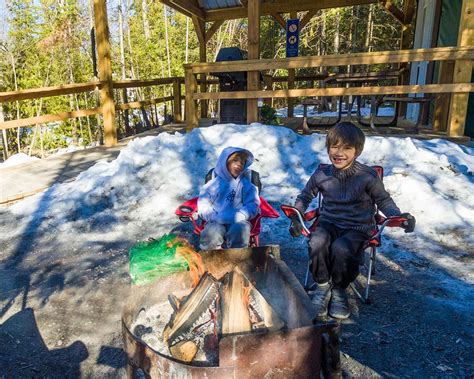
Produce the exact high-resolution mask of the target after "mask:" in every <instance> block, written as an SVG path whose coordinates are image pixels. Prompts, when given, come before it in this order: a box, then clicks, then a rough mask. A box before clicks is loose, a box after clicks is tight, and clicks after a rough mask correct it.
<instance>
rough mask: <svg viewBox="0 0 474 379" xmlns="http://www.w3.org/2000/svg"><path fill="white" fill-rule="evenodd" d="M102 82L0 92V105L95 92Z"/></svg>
mask: <svg viewBox="0 0 474 379" xmlns="http://www.w3.org/2000/svg"><path fill="white" fill-rule="evenodd" d="M100 84H101V83H100V82H91V83H74V84H63V85H60V86H55V87H42V88H33V89H25V90H19V91H11V92H0V103H6V102H9V101H17V100H29V99H39V98H42V97H51V96H61V95H71V94H74V93H81V92H87V91H94V90H95V89H96V88H97V87H99V86H100Z"/></svg>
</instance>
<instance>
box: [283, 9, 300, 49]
mask: <svg viewBox="0 0 474 379" xmlns="http://www.w3.org/2000/svg"><path fill="white" fill-rule="evenodd" d="M299 44H300V20H299V19H297V18H295V19H290V20H286V57H287V58H290V57H297V56H298V48H299Z"/></svg>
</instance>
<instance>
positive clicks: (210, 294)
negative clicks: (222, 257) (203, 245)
mask: <svg viewBox="0 0 474 379" xmlns="http://www.w3.org/2000/svg"><path fill="white" fill-rule="evenodd" d="M219 287H220V282H218V281H217V280H216V279H215V278H214V277H213V276H212V275H211V274H209V273H208V272H206V273H204V275H203V276H202V277H201V279H200V280H199V283H198V285H197V286H196V288H195V289H194V290H193V291H192V292H191V293H190V295H189V296H188V297H187V298H186V299H185V300H183V301H182V302H181V303H180V304H179V308H178V310H177V312H176V313H175V314H174V315H173V316H172V318H171V320H170V322H169V323H168V324H167V325H166V327H165V329H164V331H163V339H164V342H167V343H168V345H169V346H172V345H174V344H176V343H177V342H179V341H182V340H183V339H185V338H184V336H185V335H186V334H189V333H192V332H193V330H194V329H195V328H196V327H197V324H198V322H199V320H200V318H202V316H203V315H204V314H205V313H209V312H210V310H211V309H212V305H213V304H214V303H215V302H216V301H217V300H218V297H219Z"/></svg>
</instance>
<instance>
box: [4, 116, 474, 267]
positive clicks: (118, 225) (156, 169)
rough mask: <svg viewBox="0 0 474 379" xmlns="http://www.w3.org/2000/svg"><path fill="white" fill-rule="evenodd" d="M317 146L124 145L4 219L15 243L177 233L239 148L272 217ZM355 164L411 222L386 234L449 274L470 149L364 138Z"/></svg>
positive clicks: (467, 204)
mask: <svg viewBox="0 0 474 379" xmlns="http://www.w3.org/2000/svg"><path fill="white" fill-rule="evenodd" d="M324 144H325V136H323V135H319V134H313V135H311V136H301V135H298V134H296V133H294V132H293V131H291V130H289V129H287V128H283V127H273V126H266V125H261V124H252V125H251V126H242V125H229V124H228V125H214V126H212V127H209V128H201V129H195V130H194V131H193V132H192V133H189V134H179V133H175V134H166V133H162V134H160V135H158V136H156V137H146V138H142V139H135V140H133V141H131V142H130V143H129V144H128V146H127V147H126V148H124V149H123V150H122V151H121V153H120V155H119V156H118V158H117V159H115V160H114V161H112V162H109V163H107V162H99V163H97V164H96V165H95V166H93V167H91V168H90V169H88V170H87V171H85V172H83V173H82V174H81V175H79V177H78V178H77V179H76V180H75V181H74V182H71V183H65V184H59V185H55V186H53V187H52V188H50V189H49V190H47V191H46V192H44V193H42V194H38V195H36V196H34V197H32V198H29V199H26V200H24V201H22V202H19V203H17V204H14V205H12V206H10V207H9V211H10V212H13V213H14V214H15V215H17V216H18V217H19V219H20V220H22V221H20V225H18V226H19V227H18V228H17V229H16V232H17V233H21V231H22V226H23V230H24V228H26V227H27V222H29V223H31V222H32V220H34V219H38V218H41V222H40V224H41V228H42V230H44V231H45V232H48V233H51V232H52V231H54V232H53V233H60V232H67V233H73V234H74V235H76V236H77V238H78V239H81V238H83V239H89V240H94V239H97V238H100V239H101V240H108V241H114V240H116V239H122V240H123V239H128V240H130V241H133V240H136V239H141V238H143V237H144V236H145V235H154V236H157V235H160V234H163V233H165V232H168V231H169V230H170V229H171V227H172V226H173V225H176V224H177V223H178V221H177V219H176V217H175V216H174V210H175V209H176V207H177V206H178V205H179V204H180V203H181V202H182V201H184V200H185V199H188V198H190V197H193V196H196V195H197V193H198V191H199V188H200V187H201V186H202V184H203V180H204V177H205V174H206V173H207V171H208V170H209V169H210V168H212V167H213V166H214V164H215V162H216V160H217V157H218V155H219V153H220V152H221V150H222V149H223V148H224V147H226V146H241V147H245V148H247V149H249V150H250V151H252V152H253V154H254V155H255V158H256V159H255V163H254V165H253V166H252V167H253V168H254V169H255V170H257V171H259V172H260V175H261V180H262V183H263V191H262V195H263V196H264V197H265V198H266V199H267V200H269V201H271V202H273V203H274V205H275V206H276V207H277V206H278V204H279V203H290V204H291V203H293V202H294V199H295V197H296V195H297V194H298V193H299V191H300V190H301V189H302V188H303V186H304V185H305V183H306V181H307V180H308V178H309V176H310V175H311V173H312V172H313V171H314V169H315V168H316V167H317V165H318V164H319V163H320V162H322V163H327V162H328V158H327V154H326V149H325V146H324ZM359 160H360V161H361V162H362V163H365V164H369V165H375V164H377V165H382V166H383V167H384V169H385V178H384V182H385V185H386V188H387V190H388V191H389V192H390V193H391V194H392V196H393V198H394V200H395V202H396V203H397V204H398V206H399V207H400V209H401V210H402V211H403V212H410V213H412V214H413V215H415V217H416V218H417V228H416V231H415V233H414V234H412V235H405V234H404V233H403V231H401V230H395V229H390V230H389V231H388V235H389V236H391V237H393V238H396V239H398V240H400V242H401V243H402V244H404V245H403V246H405V248H406V249H408V248H409V249H411V250H416V251H418V252H419V253H420V254H425V255H430V254H435V252H436V254H440V255H439V258H440V260H439V263H440V264H442V265H443V264H444V265H446V266H448V265H450V264H451V263H452V262H451V261H449V262H448V261H445V262H444V263H443V259H448V258H443V257H442V255H441V254H442V249H443V248H449V249H455V250H456V249H462V248H463V247H466V248H468V247H469V246H472V244H473V243H474V237H473V233H472V230H473V226H474V211H473V210H474V196H472V194H473V193H474V185H473V171H474V155H473V149H470V148H466V147H462V146H459V145H457V144H454V143H451V142H447V141H444V140H431V141H419V140H413V139H410V138H395V137H368V138H367V141H366V147H365V149H364V152H363V154H362V155H361V157H360V158H359ZM22 223H23V224H22ZM266 223H267V225H269V224H270V223H273V224H272V225H273V226H272V229H271V232H270V233H271V235H272V241H273V242H277V241H279V239H288V232H287V226H288V224H287V222H286V221H285V220H283V219H280V220H273V221H272V220H270V221H268V222H266ZM35 225H38V222H35ZM105 232H107V233H105ZM263 242H265V241H263ZM300 243H301V241H298V242H295V244H298V246H299V244H300ZM450 262H451V263H450Z"/></svg>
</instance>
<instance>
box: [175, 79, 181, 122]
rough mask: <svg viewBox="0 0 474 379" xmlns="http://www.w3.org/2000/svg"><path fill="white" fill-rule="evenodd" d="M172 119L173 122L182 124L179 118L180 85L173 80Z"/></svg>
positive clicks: (177, 81)
mask: <svg viewBox="0 0 474 379" xmlns="http://www.w3.org/2000/svg"><path fill="white" fill-rule="evenodd" d="M173 116H174V117H173V118H174V122H176V123H179V122H182V121H183V120H182V118H181V83H180V81H179V79H174V80H173Z"/></svg>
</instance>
